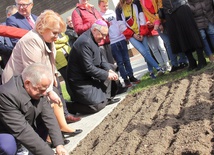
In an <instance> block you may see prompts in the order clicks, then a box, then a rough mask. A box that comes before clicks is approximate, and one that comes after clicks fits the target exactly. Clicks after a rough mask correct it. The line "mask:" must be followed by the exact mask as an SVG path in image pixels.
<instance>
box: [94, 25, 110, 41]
mask: <svg viewBox="0 0 214 155" xmlns="http://www.w3.org/2000/svg"><path fill="white" fill-rule="evenodd" d="M100 29H101V27H100V28H98V29H96V30H98V31H99V32H100V34H101V35H102V36H103V37H104V38H105V37H107V36H108V34H103V33H102V32H101V31H100Z"/></svg>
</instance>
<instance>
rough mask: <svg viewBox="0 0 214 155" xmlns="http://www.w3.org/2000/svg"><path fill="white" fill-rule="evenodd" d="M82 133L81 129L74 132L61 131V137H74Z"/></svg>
mask: <svg viewBox="0 0 214 155" xmlns="http://www.w3.org/2000/svg"><path fill="white" fill-rule="evenodd" d="M81 132H82V129H76V130H75V131H74V132H64V131H62V134H63V135H68V136H69V137H74V136H76V135H78V134H80V133H81Z"/></svg>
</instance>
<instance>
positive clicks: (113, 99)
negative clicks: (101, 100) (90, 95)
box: [108, 98, 121, 105]
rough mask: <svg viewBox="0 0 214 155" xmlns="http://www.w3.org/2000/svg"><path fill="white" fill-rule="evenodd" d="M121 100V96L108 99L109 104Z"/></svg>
mask: <svg viewBox="0 0 214 155" xmlns="http://www.w3.org/2000/svg"><path fill="white" fill-rule="evenodd" d="M120 100H121V98H112V99H108V105H109V104H114V103H117V102H119V101H120Z"/></svg>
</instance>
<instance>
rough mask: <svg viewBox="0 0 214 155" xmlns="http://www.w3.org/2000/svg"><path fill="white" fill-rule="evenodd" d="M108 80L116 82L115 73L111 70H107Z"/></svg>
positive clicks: (116, 76)
mask: <svg viewBox="0 0 214 155" xmlns="http://www.w3.org/2000/svg"><path fill="white" fill-rule="evenodd" d="M108 79H109V80H114V81H116V80H118V75H117V73H115V72H114V71H113V70H111V69H110V70H109V71H108Z"/></svg>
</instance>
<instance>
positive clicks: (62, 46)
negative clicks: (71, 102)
mask: <svg viewBox="0 0 214 155" xmlns="http://www.w3.org/2000/svg"><path fill="white" fill-rule="evenodd" d="M69 40H70V39H69V37H68V36H67V35H66V34H65V33H60V34H59V36H58V38H57V40H56V41H55V42H54V43H55V47H56V58H55V61H56V68H57V70H58V71H59V72H60V74H61V76H62V77H63V79H64V81H65V86H66V90H67V92H69V91H71V90H70V89H69V87H68V82H67V80H66V78H67V76H66V68H67V65H68V57H69V53H70V51H71V47H70V45H69ZM68 94H70V93H68ZM67 103H68V102H67Z"/></svg>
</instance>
